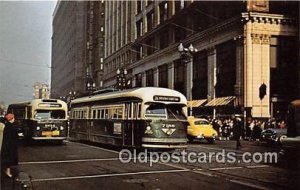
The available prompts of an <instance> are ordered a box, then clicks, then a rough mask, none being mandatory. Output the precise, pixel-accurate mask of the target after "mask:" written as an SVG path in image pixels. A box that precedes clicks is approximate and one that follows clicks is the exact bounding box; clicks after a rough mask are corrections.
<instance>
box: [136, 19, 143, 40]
mask: <svg viewBox="0 0 300 190" xmlns="http://www.w3.org/2000/svg"><path fill="white" fill-rule="evenodd" d="M136 34H137V37H140V36H142V35H143V21H142V20H140V21H138V22H136Z"/></svg>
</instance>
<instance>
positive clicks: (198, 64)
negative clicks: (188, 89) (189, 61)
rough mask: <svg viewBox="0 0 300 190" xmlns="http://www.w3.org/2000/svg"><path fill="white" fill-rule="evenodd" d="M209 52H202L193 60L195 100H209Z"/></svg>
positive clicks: (193, 91)
mask: <svg viewBox="0 0 300 190" xmlns="http://www.w3.org/2000/svg"><path fill="white" fill-rule="evenodd" d="M207 65H208V62H207V52H206V51H201V52H199V53H197V54H195V56H194V58H193V88H192V93H193V96H192V97H193V99H206V98H207V88H208V86H207V82H208V81H207V79H208V76H207Z"/></svg>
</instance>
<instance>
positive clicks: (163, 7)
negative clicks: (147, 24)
mask: <svg viewBox="0 0 300 190" xmlns="http://www.w3.org/2000/svg"><path fill="white" fill-rule="evenodd" d="M159 12H160V23H162V22H164V21H166V20H167V19H168V2H167V1H164V2H162V3H160V5H159Z"/></svg>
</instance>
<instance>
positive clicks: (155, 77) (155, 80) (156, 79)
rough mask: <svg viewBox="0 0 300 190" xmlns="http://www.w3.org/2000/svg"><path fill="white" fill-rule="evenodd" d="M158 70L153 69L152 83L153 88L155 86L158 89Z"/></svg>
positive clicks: (156, 68)
mask: <svg viewBox="0 0 300 190" xmlns="http://www.w3.org/2000/svg"><path fill="white" fill-rule="evenodd" d="M158 75H159V70H158V67H155V68H154V69H153V80H154V81H153V82H154V86H156V87H158V86H159V84H158V82H159V76H158Z"/></svg>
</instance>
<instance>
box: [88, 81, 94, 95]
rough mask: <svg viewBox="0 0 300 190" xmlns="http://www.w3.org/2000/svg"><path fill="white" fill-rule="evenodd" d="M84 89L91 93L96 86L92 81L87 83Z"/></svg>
mask: <svg viewBox="0 0 300 190" xmlns="http://www.w3.org/2000/svg"><path fill="white" fill-rule="evenodd" d="M86 87H87V91H88V92H89V93H92V92H93V91H95V90H96V84H95V83H94V82H92V81H89V82H87V84H86Z"/></svg>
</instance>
